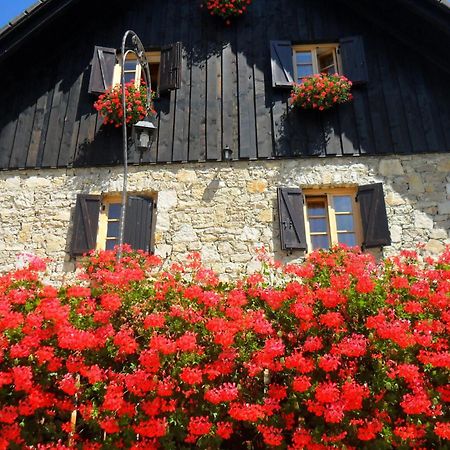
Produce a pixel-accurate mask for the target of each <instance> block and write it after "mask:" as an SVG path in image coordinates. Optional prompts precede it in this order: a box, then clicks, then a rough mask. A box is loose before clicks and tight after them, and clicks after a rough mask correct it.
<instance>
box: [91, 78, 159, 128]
mask: <svg viewBox="0 0 450 450" xmlns="http://www.w3.org/2000/svg"><path fill="white" fill-rule="evenodd" d="M125 98H126V110H127V115H126V121H127V124H129V125H133V124H135V123H137V122H139V121H140V120H142V119H144V118H145V117H146V116H147V114H150V115H155V114H156V111H155V110H154V109H153V105H152V104H151V105H147V86H145V85H144V84H141V85H140V86H139V87H136V86H135V84H134V81H130V82H129V83H127V84H126V85H125ZM94 108H95V109H96V110H97V111H98V112H99V113H100V115H101V116H102V117H103V123H104V124H112V125H114V126H115V127H120V126H122V121H123V107H122V85H120V84H116V85H114V86H112V87H111V88H109V89H108V90H107V91H106V92H105V93H104V94H101V95H99V97H98V100H97V101H96V102H95V103H94Z"/></svg>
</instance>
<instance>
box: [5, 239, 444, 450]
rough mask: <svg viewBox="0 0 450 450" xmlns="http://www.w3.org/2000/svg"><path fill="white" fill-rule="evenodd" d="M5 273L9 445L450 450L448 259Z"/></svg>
mask: <svg viewBox="0 0 450 450" xmlns="http://www.w3.org/2000/svg"><path fill="white" fill-rule="evenodd" d="M39 270H42V264H38V261H36V260H35V261H33V264H32V265H31V266H30V267H29V268H27V269H22V270H18V271H15V272H12V273H8V274H6V275H4V276H2V277H0V449H15V448H24V449H25V448H29V449H32V448H34V449H36V448H40V449H66V448H80V449H88V450H89V449H102V448H103V449H107V448H131V449H139V448H141V449H168V448H177V449H182V448H184V449H189V448H203V449H219V448H223V449H240V448H249V447H248V445H250V444H248V445H247V443H250V442H251V445H252V446H253V448H255V449H263V448H280V449H288V450H297V449H298V450H300V449H311V450H316V449H319V450H322V449H323V450H326V449H390V448H399V449H406V448H440V449H444V448H448V447H449V444H450V443H449V440H450V424H449V420H448V418H449V416H450V408H449V406H450V384H449V374H450V348H449V330H450V249H448V250H447V251H446V252H444V254H443V255H442V256H441V257H440V258H438V259H437V260H431V259H428V260H427V261H426V262H423V263H422V262H419V260H418V257H417V256H416V254H415V253H413V252H403V253H402V254H401V255H400V256H398V257H393V258H390V259H387V260H386V261H384V262H383V263H381V264H376V263H375V262H374V260H373V259H372V257H371V256H370V255H368V254H362V253H359V252H358V251H356V250H350V251H349V250H345V249H342V248H337V249H334V250H333V251H331V252H322V251H316V252H314V253H312V254H311V255H310V256H309V257H308V259H307V260H306V261H305V262H304V263H303V264H301V265H287V266H284V267H283V266H280V265H277V264H271V263H268V262H266V263H265V266H264V269H263V270H262V271H261V273H256V274H254V275H251V276H249V277H248V278H246V279H242V280H239V281H238V282H236V283H222V282H220V281H219V279H218V278H217V276H216V275H215V274H214V273H213V272H212V271H210V270H207V269H205V268H204V267H202V265H201V263H200V261H199V260H198V258H197V257H196V256H195V255H193V256H192V257H190V258H189V259H188V261H187V263H186V264H185V265H184V266H182V265H180V264H174V265H173V266H171V267H170V269H168V270H161V269H159V260H158V258H156V257H154V256H150V255H144V254H131V253H130V252H129V251H125V252H124V257H123V259H122V261H121V262H120V263H117V262H116V259H115V254H114V252H111V251H105V252H100V253H94V254H92V255H91V256H90V257H89V258H87V260H86V264H85V271H84V275H83V281H82V283H83V284H82V285H74V286H65V287H62V288H60V289H59V290H57V289H55V288H53V287H51V286H46V285H44V284H42V283H41V282H40V281H39V276H38V271H39Z"/></svg>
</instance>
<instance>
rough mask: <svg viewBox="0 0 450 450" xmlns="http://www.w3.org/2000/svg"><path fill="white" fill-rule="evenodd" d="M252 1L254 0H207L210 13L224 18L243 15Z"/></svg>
mask: <svg viewBox="0 0 450 450" xmlns="http://www.w3.org/2000/svg"><path fill="white" fill-rule="evenodd" d="M251 2H252V0H205V4H206V8H207V9H208V11H209V13H210V14H211V15H212V16H220V17H223V18H224V19H229V18H230V17H236V16H240V15H242V14H243V13H244V12H245V10H246V9H247V6H248V5H250V3H251Z"/></svg>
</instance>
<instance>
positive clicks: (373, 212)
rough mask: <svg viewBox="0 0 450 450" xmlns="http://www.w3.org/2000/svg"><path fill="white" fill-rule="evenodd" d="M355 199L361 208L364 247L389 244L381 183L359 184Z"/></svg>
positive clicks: (389, 237)
mask: <svg viewBox="0 0 450 450" xmlns="http://www.w3.org/2000/svg"><path fill="white" fill-rule="evenodd" d="M356 200H357V201H358V202H359V208H360V210H361V220H362V226H363V234H364V241H363V243H362V246H363V247H365V248H370V247H381V246H383V245H391V234H390V232H389V224H388V219H387V213H386V204H385V202H384V192H383V185H382V184H381V183H375V184H368V185H365V186H359V188H358V194H357V196H356Z"/></svg>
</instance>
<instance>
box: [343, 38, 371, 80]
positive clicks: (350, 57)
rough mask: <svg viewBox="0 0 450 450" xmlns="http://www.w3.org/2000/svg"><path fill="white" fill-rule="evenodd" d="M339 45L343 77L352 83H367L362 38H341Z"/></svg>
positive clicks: (367, 76) (367, 77)
mask: <svg viewBox="0 0 450 450" xmlns="http://www.w3.org/2000/svg"><path fill="white" fill-rule="evenodd" d="M339 43H340V54H341V61H342V67H343V72H344V75H345V76H346V77H347V78H348V79H349V80H351V81H352V82H353V83H356V84H358V83H360V84H361V83H367V81H368V80H369V75H368V72H367V63H366V55H365V52H364V42H363V38H362V36H350V37H346V38H342V39H340V41H339Z"/></svg>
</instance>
